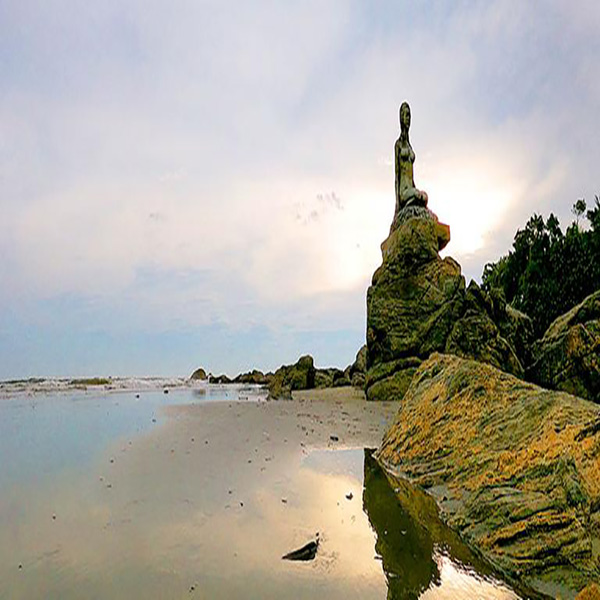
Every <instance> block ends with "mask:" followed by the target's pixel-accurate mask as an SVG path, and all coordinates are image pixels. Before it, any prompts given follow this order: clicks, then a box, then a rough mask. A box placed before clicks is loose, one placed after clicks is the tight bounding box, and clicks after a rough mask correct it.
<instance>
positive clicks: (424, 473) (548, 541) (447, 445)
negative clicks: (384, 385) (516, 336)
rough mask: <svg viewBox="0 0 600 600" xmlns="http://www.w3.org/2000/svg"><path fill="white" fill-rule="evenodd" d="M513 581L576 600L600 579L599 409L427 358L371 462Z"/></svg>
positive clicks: (466, 363) (492, 372)
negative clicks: (418, 491)
mask: <svg viewBox="0 0 600 600" xmlns="http://www.w3.org/2000/svg"><path fill="white" fill-rule="evenodd" d="M377 458H378V460H379V461H380V462H381V463H382V464H383V466H384V467H385V468H386V469H387V470H388V471H389V472H390V474H392V475H394V476H396V477H404V478H406V479H408V480H409V481H410V482H411V483H413V484H415V485H418V486H421V487H422V488H423V489H426V490H429V492H430V493H431V494H432V496H433V497H434V498H435V499H436V501H437V503H438V505H439V508H440V515H441V516H442V518H443V519H444V521H445V522H446V523H447V524H448V525H449V526H450V527H452V528H453V529H455V530H456V531H457V532H458V533H459V534H460V535H461V536H462V537H463V539H465V540H466V541H467V542H469V543H470V544H471V545H472V546H474V547H475V548H476V549H477V550H478V551H479V552H481V553H482V555H483V556H484V557H485V558H486V559H487V560H488V561H490V562H491V563H492V564H493V565H494V566H495V567H496V568H497V569H499V570H500V571H502V572H504V573H506V574H507V576H508V577H509V578H513V579H518V580H522V581H523V582H524V583H525V584H527V585H530V586H532V587H534V588H535V589H537V590H538V591H540V592H544V591H545V593H547V592H548V590H550V589H552V590H554V592H553V593H556V594H559V593H560V594H561V595H562V597H566V598H568V597H571V598H572V597H574V595H575V594H576V593H577V592H578V591H579V590H581V589H582V588H583V587H585V585H587V584H589V583H591V582H593V581H598V580H599V578H600V407H598V406H597V405H595V404H593V403H591V402H588V401H586V400H583V399H581V398H577V397H575V396H572V395H569V394H566V393H563V392H558V391H551V390H547V389H543V388H540V387H538V386H536V385H533V384H530V383H526V382H524V381H523V380H521V379H518V378H516V377H514V376H512V375H510V374H507V373H505V372H502V371H500V370H499V369H496V368H494V367H492V366H489V365H486V364H483V363H481V362H477V361H474V360H465V359H462V358H459V357H456V356H450V355H442V354H433V355H432V356H431V357H430V358H429V359H428V360H427V361H425V362H424V363H423V364H422V365H421V366H420V367H419V369H417V370H416V372H415V373H414V375H413V378H412V381H411V384H410V386H409V388H408V390H407V391H406V393H405V395H404V397H403V400H402V402H401V403H400V404H399V410H398V414H397V417H396V420H395V422H394V424H393V425H392V427H391V428H390V430H389V431H388V432H387V433H386V436H385V438H384V441H383V444H382V446H381V448H380V449H379V450H378V452H377Z"/></svg>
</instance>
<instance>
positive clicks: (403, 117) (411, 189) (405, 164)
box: [394, 102, 427, 215]
mask: <svg viewBox="0 0 600 600" xmlns="http://www.w3.org/2000/svg"><path fill="white" fill-rule="evenodd" d="M409 128H410V106H409V105H408V102H403V103H402V106H401V107H400V137H399V138H398V140H397V141H396V145H395V146H394V157H395V164H396V213H395V214H396V215H397V214H398V213H399V212H400V211H401V210H402V209H403V208H405V207H406V206H423V207H425V206H427V193H426V192H423V191H421V190H418V189H417V188H416V187H415V181H414V179H413V163H414V162H415V153H414V151H413V149H412V146H411V145H410V140H409V139H408V130H409Z"/></svg>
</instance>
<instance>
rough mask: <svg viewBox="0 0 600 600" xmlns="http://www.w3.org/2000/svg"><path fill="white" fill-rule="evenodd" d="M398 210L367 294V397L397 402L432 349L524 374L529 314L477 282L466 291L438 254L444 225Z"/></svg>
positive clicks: (427, 214)
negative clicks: (481, 286)
mask: <svg viewBox="0 0 600 600" xmlns="http://www.w3.org/2000/svg"><path fill="white" fill-rule="evenodd" d="M403 211H407V212H410V215H408V217H407V218H406V219H405V220H403V219H400V224H399V225H398V226H397V228H396V229H393V230H392V231H391V233H390V235H389V237H388V238H387V239H386V240H385V241H384V242H383V244H382V246H381V249H382V255H383V263H382V265H381V266H380V267H379V268H378V269H377V270H376V271H375V273H374V275H373V281H372V285H371V286H370V287H369V290H368V291H367V374H366V380H365V387H366V393H367V398H368V399H369V400H400V399H401V398H402V396H403V395H404V393H405V392H406V390H407V389H408V385H409V384H410V380H411V378H412V375H413V374H414V372H415V369H416V368H417V367H418V366H419V365H420V363H421V362H422V361H423V360H425V359H426V358H427V357H428V356H429V355H430V354H431V353H433V352H446V353H453V354H456V355H459V356H463V357H465V358H475V359H477V360H480V361H483V362H487V363H489V364H492V365H494V366H496V367H498V368H500V369H502V370H504V371H508V372H510V373H513V374H514V375H517V376H519V377H522V376H523V374H524V368H523V364H524V362H525V360H526V358H527V356H528V354H527V353H528V351H529V345H530V341H531V332H532V326H531V322H530V320H529V319H528V317H526V316H525V315H523V314H522V313H520V312H518V311H515V310H514V309H512V308H511V307H509V306H508V305H507V304H506V302H505V301H504V300H503V298H502V297H500V296H498V295H496V296H495V295H492V294H488V293H486V292H485V291H483V290H482V289H481V288H480V287H479V286H478V285H477V284H476V283H475V282H471V284H470V285H469V287H468V288H466V287H465V279H464V277H463V275H462V273H461V268H460V265H459V264H458V263H457V262H456V261H455V260H453V259H452V258H450V257H446V258H443V259H442V258H441V257H440V256H439V254H438V251H439V249H440V244H441V243H442V242H441V241H440V240H442V241H443V240H444V239H445V238H444V237H443V236H440V228H441V227H442V228H444V227H445V228H447V226H443V225H442V224H440V223H439V222H438V221H437V217H436V216H435V215H434V214H433V213H432V212H431V211H429V210H427V209H425V208H422V207H420V208H419V211H416V212H415V209H414V208H412V209H403ZM401 216H402V215H401ZM448 238H449V233H448Z"/></svg>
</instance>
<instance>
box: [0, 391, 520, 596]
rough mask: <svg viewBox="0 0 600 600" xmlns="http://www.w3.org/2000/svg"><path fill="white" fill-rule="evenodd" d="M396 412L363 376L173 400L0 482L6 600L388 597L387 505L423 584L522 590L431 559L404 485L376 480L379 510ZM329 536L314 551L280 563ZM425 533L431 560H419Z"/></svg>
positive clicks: (465, 591) (469, 591)
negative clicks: (285, 394) (377, 452)
mask: <svg viewBox="0 0 600 600" xmlns="http://www.w3.org/2000/svg"><path fill="white" fill-rule="evenodd" d="M172 395H173V394H172ZM110 402H112V403H113V404H116V403H117V402H118V401H117V400H115V396H111V397H110ZM120 402H121V404H124V400H123V399H122V400H121V401H120ZM140 402H143V398H142V400H141V401H140ZM396 408H397V406H396V405H395V404H393V403H367V402H365V400H364V395H363V394H362V393H361V392H359V391H357V390H354V389H351V388H338V389H328V390H311V391H306V392H299V393H295V394H294V399H293V400H289V401H285V400H281V401H264V400H261V401H237V402H236V401H232V402H230V401H221V402H198V403H197V404H191V405H173V406H166V407H164V408H163V409H162V411H163V418H159V419H158V423H157V424H156V425H154V426H153V427H152V428H151V429H149V430H148V431H143V432H142V433H138V434H131V435H125V436H121V437H119V438H117V439H113V440H112V442H111V443H110V444H108V445H106V444H103V445H102V447H101V448H100V449H99V451H98V452H96V453H95V454H94V456H93V459H92V460H91V463H90V462H84V464H81V465H78V466H76V467H74V466H72V465H71V466H68V468H61V469H58V470H56V471H55V472H54V471H53V472H52V473H51V476H48V477H41V478H40V477H37V478H36V479H35V480H23V481H17V482H16V483H13V484H12V485H11V486H10V487H9V489H8V490H1V491H0V598H3V599H4V598H7V599H11V600H13V599H28V600H31V599H36V598H61V599H65V600H69V599H74V598H82V597H86V598H98V599H104V598H107V599H108V598H110V599H125V598H138V597H143V598H152V599H153V598H156V599H159V598H160V599H171V598H257V599H258V598H278V599H279V598H315V597H320V596H323V597H327V598H340V599H345V600H348V599H350V598H357V599H358V598H361V599H371V598H372V599H381V598H385V597H386V596H388V579H387V578H386V577H389V573H384V569H383V567H382V557H381V556H379V555H378V551H377V549H376V545H377V546H379V547H380V548H382V550H383V549H384V548H385V544H384V545H383V546H382V545H381V543H379V544H377V539H378V536H379V539H380V542H382V543H383V542H384V538H385V536H387V534H388V531H387V529H388V528H389V525H388V524H387V523H388V521H386V519H388V516H390V517H391V518H392V520H393V522H394V523H395V524H398V523H400V522H401V521H402V523H404V524H403V525H402V527H401V528H402V531H398V532H395V533H397V535H396V537H397V540H396V541H394V542H393V543H394V544H395V546H393V547H390V548H391V550H389V552H391V555H390V556H391V557H392V562H393V558H394V556H396V557H398V560H400V559H401V560H400V562H401V563H402V569H404V570H406V569H408V572H412V574H413V576H416V575H417V571H419V569H420V568H421V566H424V567H425V570H424V572H423V574H422V576H421V574H419V575H418V577H416V580H417V582H416V584H415V585H414V590H418V591H419V593H421V592H425V591H426V590H427V588H428V587H431V585H434V587H433V588H432V589H431V590H429V592H427V593H426V596H425V597H428V598H429V597H431V598H446V597H448V598H470V597H473V594H480V595H481V594H483V595H482V596H481V597H485V598H515V597H516V596H515V595H514V594H512V593H511V592H509V591H507V590H506V589H503V588H501V587H498V586H496V585H495V584H494V585H491V584H489V583H486V582H485V581H483V582H479V581H477V580H476V579H474V578H473V577H472V575H465V574H464V573H463V571H462V570H461V569H458V570H457V569H456V568H455V567H454V566H452V564H450V563H451V561H450V563H449V558H448V557H446V556H442V555H440V556H437V557H433V558H432V548H434V545H435V544H434V541H432V540H431V539H430V537H429V534H428V533H427V531H426V530H424V529H422V528H421V527H415V526H413V525H412V524H411V523H410V519H408V517H407V516H405V515H404V513H402V514H400V513H399V514H398V515H393V514H391V511H394V510H398V511H401V509H399V508H398V503H397V500H396V498H395V497H394V495H393V493H391V494H390V493H389V491H385V490H383V492H375V491H374V490H375V487H372V493H371V495H370V500H369V501H370V506H371V511H372V514H371V516H369V515H367V513H366V509H365V506H366V505H365V504H364V503H365V502H366V496H365V495H364V494H365V491H364V490H363V476H364V474H365V472H366V471H365V469H366V463H365V460H366V458H365V454H364V448H375V447H376V446H378V445H379V443H380V441H381V439H382V436H383V434H384V432H385V430H386V428H387V427H388V425H389V423H390V421H391V420H392V419H393V417H394V415H395V413H396ZM153 420H154V419H153ZM31 442H32V443H35V440H32V441H31ZM58 442H59V441H58V440H57V443H58ZM380 479H381V477H380ZM383 479H384V478H383ZM382 484H383V485H384V482H383V481H382V483H381V484H377V485H382ZM384 488H385V485H384ZM373 494H375V495H373ZM385 494H388V495H389V497H388V499H387V500H386V502H387V504H385V506H384V505H383V504H382V501H383V500H382V499H383V497H384V495H385ZM378 507H381V508H378ZM373 511H379V513H378V515H376V512H373ZM376 516H377V519H376V520H374V518H375V517H376ZM382 519H383V520H382ZM376 522H381V525H378V526H379V528H380V529H381V531H379V532H378V533H376V532H375V531H374V529H373V528H374V527H375V523H376ZM396 526H397V527H399V525H396ZM317 532H318V534H319V538H320V540H321V541H320V546H319V551H318V553H317V556H316V558H315V559H314V560H313V561H310V562H306V563H294V562H289V561H284V560H282V558H281V557H282V555H284V554H285V553H287V552H289V551H291V550H294V549H296V548H299V547H300V546H302V545H304V544H305V543H307V542H308V541H310V540H314V539H315V538H316V535H317ZM404 536H406V537H404ZM411 536H412V537H411ZM425 538H426V540H425ZM423 540H425V542H426V543H425V545H424V546H423V548H426V552H425V554H426V555H427V556H425V557H424V559H423V560H422V559H419V560H418V561H417V562H414V560H415V559H414V555H415V552H416V553H417V555H418V553H419V552H420V551H421V550H420V549H419V548H417V547H416V546H417V545H419V544H421V545H423ZM413 546H414V548H413ZM394 548H395V549H394ZM383 560H384V562H385V561H386V558H385V557H384V558H383ZM387 561H388V562H390V561H389V558H388V559H387ZM410 561H413V562H414V564H413V563H411V562H410ZM436 561H437V566H436ZM425 563H426V564H425ZM448 564H450V566H448ZM411 565H412V566H411ZM429 571H431V573H430V572H429ZM444 578H445V581H446V585H445V587H444V585H441V587H440V583H444ZM453 586H454V587H453ZM456 586H458V590H459V592H457V591H456V590H457V587H456ZM396 587H397V586H396ZM414 590H413V591H414ZM444 590H446V591H445V592H444ZM411 593H412V592H411ZM403 594H404V592H403ZM432 594H433V595H432ZM402 597H404V596H402ZM407 597H413V596H407ZM415 597H416V596H415Z"/></svg>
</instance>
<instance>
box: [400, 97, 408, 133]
mask: <svg viewBox="0 0 600 600" xmlns="http://www.w3.org/2000/svg"><path fill="white" fill-rule="evenodd" d="M409 127H410V106H409V105H408V102H403V103H402V104H401V106H400V129H401V130H402V131H408V129H409Z"/></svg>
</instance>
